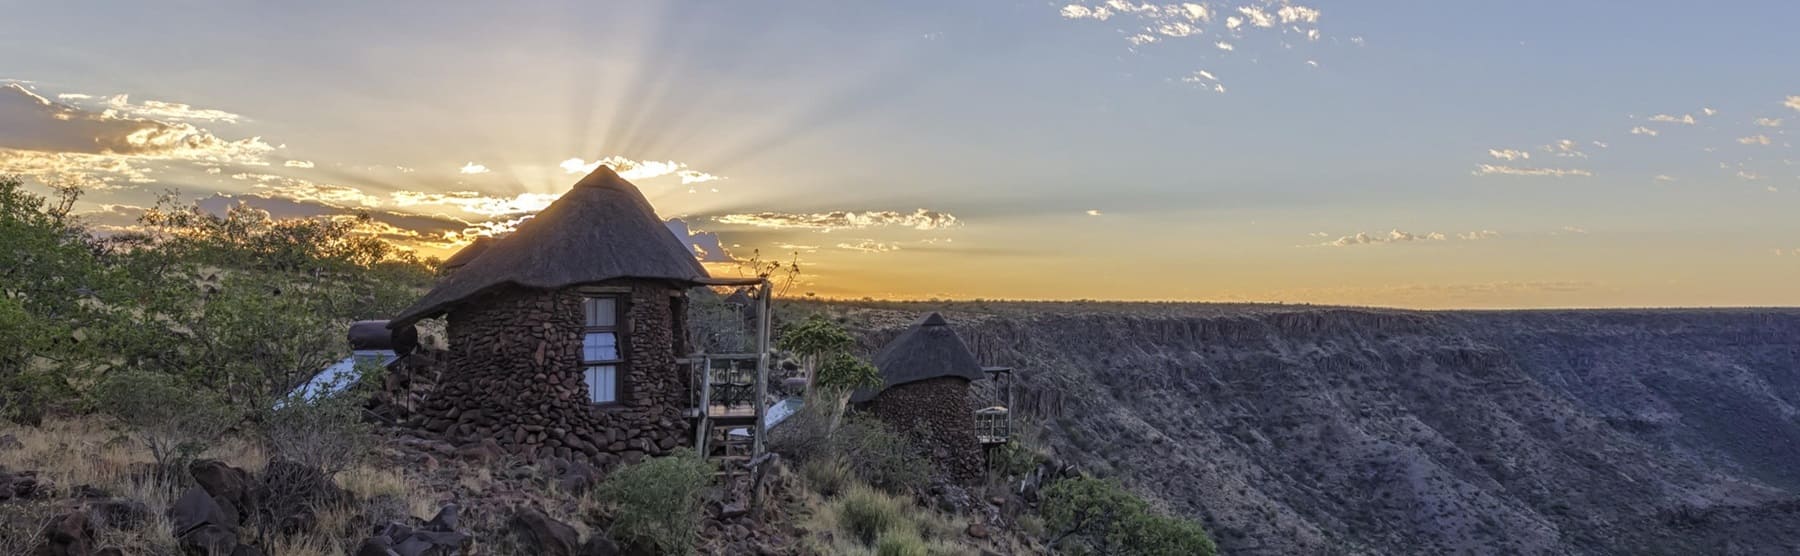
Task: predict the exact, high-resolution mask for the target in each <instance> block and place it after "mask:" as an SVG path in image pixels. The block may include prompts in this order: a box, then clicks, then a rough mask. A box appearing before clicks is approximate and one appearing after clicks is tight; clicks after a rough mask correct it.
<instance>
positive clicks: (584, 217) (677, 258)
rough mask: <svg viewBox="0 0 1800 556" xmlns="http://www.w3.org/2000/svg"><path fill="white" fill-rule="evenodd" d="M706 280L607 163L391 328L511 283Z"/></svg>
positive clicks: (554, 284)
mask: <svg viewBox="0 0 1800 556" xmlns="http://www.w3.org/2000/svg"><path fill="white" fill-rule="evenodd" d="M458 254H459V255H460V254H461V253H458ZM706 277H707V274H706V269H705V268H704V267H702V266H700V262H699V261H697V260H694V254H693V253H692V252H690V251H688V250H687V249H686V248H684V247H682V246H681V241H679V240H677V239H675V236H674V235H673V234H670V233H669V229H668V228H667V227H665V226H664V225H663V223H662V219H661V218H659V217H657V216H656V210H655V209H653V208H651V207H650V202H649V201H647V200H645V199H644V195H643V193H640V192H638V189H637V186H634V185H631V182H628V181H625V179H624V178H621V177H619V175H618V174H615V173H613V171H612V169H611V168H608V167H606V166H605V165H602V166H600V167H599V168H598V169H595V170H594V172H593V173H591V174H588V175H587V177H584V178H581V181H579V182H576V183H575V187H574V188H572V189H570V190H569V192H568V193H564V194H563V196H562V197H561V198H558V199H557V200H556V202H553V203H550V206H549V207H547V208H545V209H544V210H543V211H542V212H539V213H538V214H537V216H536V217H533V218H531V219H530V220H526V221H525V223H523V224H520V225H519V228H518V229H517V230H515V231H513V233H511V234H508V235H507V236H506V237H504V238H500V239H496V240H494V241H492V242H491V243H490V244H489V245H488V247H487V248H486V249H484V250H483V251H481V252H480V253H479V256H473V257H471V260H469V261H468V262H467V263H466V264H464V265H463V267H462V268H459V269H456V272H455V273H453V274H451V275H450V276H449V277H447V278H444V280H443V281H441V282H438V284H437V287H434V288H432V289H431V292H430V293H427V294H425V297H424V298H423V299H420V300H419V302H418V303H414V304H413V306H412V307H409V308H407V309H406V311H404V312H401V313H400V315H399V316H398V317H395V318H394V320H393V322H392V323H391V324H390V326H396V327H398V326H405V325H409V324H412V323H413V322H416V321H417V320H419V319H422V318H427V317H431V316H435V315H437V314H439V313H442V312H444V311H446V310H449V309H450V308H451V307H452V306H454V305H456V304H457V303H458V302H461V301H463V300H465V299H468V298H470V297H473V296H475V295H476V294H479V293H481V292H483V291H486V290H488V289H490V288H494V287H496V286H501V285H505V284H516V285H519V286H525V287H530V288H544V289H556V288H563V287H568V286H573V285H576V284H585V283H591V282H599V281H602V280H610V279H613V278H648V279H660V280H670V281H673V282H677V283H690V284H691V283H693V282H695V281H697V280H700V279H703V278H706Z"/></svg>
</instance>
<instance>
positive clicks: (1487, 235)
mask: <svg viewBox="0 0 1800 556" xmlns="http://www.w3.org/2000/svg"><path fill="white" fill-rule="evenodd" d="M1497 237H1500V232H1496V231H1493V230H1480V231H1474V232H1469V233H1466V234H1456V238H1457V239H1462V240H1467V241H1480V240H1484V239H1494V238H1497Z"/></svg>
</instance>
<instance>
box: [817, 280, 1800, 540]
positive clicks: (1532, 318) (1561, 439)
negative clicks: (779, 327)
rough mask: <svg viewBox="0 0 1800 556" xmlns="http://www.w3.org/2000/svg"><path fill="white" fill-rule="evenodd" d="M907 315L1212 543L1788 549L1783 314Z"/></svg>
mask: <svg viewBox="0 0 1800 556" xmlns="http://www.w3.org/2000/svg"><path fill="white" fill-rule="evenodd" d="M926 308H932V309H948V312H947V313H946V314H947V315H949V316H950V317H951V319H952V321H953V322H954V323H956V324H957V326H958V328H959V330H960V331H961V333H962V334H963V335H964V336H965V337H966V338H967V339H968V340H969V342H970V344H971V345H972V346H974V349H975V350H976V351H977V353H978V355H979V356H980V358H981V359H982V361H983V362H984V363H988V364H999V365H1013V366H1017V367H1019V368H1021V369H1026V370H1027V372H1026V373H1024V374H1023V376H1022V377H1021V379H1020V383H1019V384H1020V390H1019V391H1018V392H1017V396H1018V403H1017V404H1016V406H1015V407H1017V408H1018V411H1019V412H1020V414H1022V415H1027V416H1030V418H1034V419H1037V420H1041V422H1042V423H1043V434H1044V435H1045V437H1046V438H1045V442H1046V443H1047V444H1049V445H1051V446H1052V447H1053V448H1054V451H1055V452H1056V455H1057V457H1059V458H1061V459H1063V460H1064V461H1066V462H1069V463H1075V464H1077V465H1080V466H1082V467H1083V468H1085V469H1087V470H1089V471H1091V472H1096V473H1100V474H1106V475H1115V476H1117V477H1119V478H1121V479H1122V480H1124V481H1125V482H1126V483H1127V484H1128V485H1130V486H1131V487H1133V488H1135V489H1137V490H1139V491H1141V492H1145V493H1148V494H1152V495H1155V496H1157V497H1159V498H1160V499H1161V500H1162V501H1163V502H1165V503H1166V504H1168V505H1169V506H1170V507H1171V508H1172V509H1174V510H1176V511H1178V512H1180V513H1185V514H1189V515H1197V516H1200V517H1202V518H1203V519H1204V520H1205V522H1206V523H1207V526H1208V528H1209V529H1210V530H1212V531H1213V532H1214V534H1215V536H1216V537H1217V539H1218V541H1219V544H1220V547H1221V548H1222V549H1224V550H1225V551H1226V552H1228V553H1253V554H1255V553H1263V554H1288V553H1344V552H1369V553H1406V552H1414V551H1419V550H1425V551H1429V552H1444V551H1464V550H1473V551H1477V552H1493V551H1508V552H1524V553H1542V552H1554V553H1565V552H1573V553H1602V554H1604V553H1668V554H1689V553H1791V552H1792V551H1794V550H1800V533H1796V532H1795V531H1797V530H1800V495H1797V492H1796V490H1797V489H1800V469H1797V468H1795V467H1793V466H1792V465H1791V462H1793V461H1796V456H1800V442H1796V440H1800V417H1796V414H1797V412H1796V409H1795V403H1796V402H1797V401H1800V311H1795V310H1718V311H1700V310H1691V311H1554V312H1553V311H1533V312H1448V313H1425V312H1406V311H1392V310H1375V309H1344V308H1324V307H1319V308H1312V307H1283V306H1211V305H1157V304H1147V305H1135V306H1134V305H1130V304H979V303H959V304H951V305H948V306H939V305H933V304H903V305H881V304H875V305H870V304H861V305H855V306H854V307H850V308H849V311H850V312H851V313H852V315H853V316H852V318H854V319H861V320H862V321H863V322H864V323H865V324H866V325H867V326H869V327H871V328H874V329H877V330H878V331H877V332H874V333H872V334H871V336H872V339H875V340H878V339H879V338H882V337H885V336H886V335H887V334H888V333H889V332H887V330H888V329H889V328H891V321H893V320H895V319H897V318H899V317H898V315H900V314H907V313H908V312H916V311H922V310H925V309H926Z"/></svg>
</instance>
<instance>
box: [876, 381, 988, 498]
mask: <svg viewBox="0 0 1800 556" xmlns="http://www.w3.org/2000/svg"><path fill="white" fill-rule="evenodd" d="M969 408H970V405H969V381H967V380H964V379H961V378H956V377H940V378H934V379H930V380H922V381H919V382H913V383H908V384H902V385H899V386H895V387H892V388H888V389H887V390H883V391H882V392H881V394H880V395H877V396H876V397H875V400H874V401H873V402H871V404H870V411H872V412H874V414H875V416H876V417H877V418H879V419H881V420H882V421H883V422H885V423H887V424H888V425H889V426H892V427H894V428H895V429H898V430H900V431H902V432H905V433H906V434H907V435H908V436H909V437H911V438H912V440H913V442H915V443H916V444H917V445H918V446H919V450H920V451H921V452H923V453H924V455H925V456H926V457H929V458H931V461H932V463H933V464H934V465H936V466H937V468H938V471H939V472H940V473H943V474H945V475H947V476H950V477H952V478H954V479H956V480H958V481H962V482H974V481H978V480H980V479H981V476H982V454H981V444H980V442H978V441H977V440H976V439H975V414H974V412H973V411H971V410H970V409H969Z"/></svg>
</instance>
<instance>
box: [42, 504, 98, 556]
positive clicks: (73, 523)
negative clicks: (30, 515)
mask: <svg viewBox="0 0 1800 556" xmlns="http://www.w3.org/2000/svg"><path fill="white" fill-rule="evenodd" d="M95 528H96V527H95V526H94V521H93V519H92V518H91V517H90V516H89V515H88V513H87V512H69V513H66V514H63V515H60V516H57V517H56V518H54V519H51V520H50V522H49V523H45V524H44V529H43V531H42V532H41V533H39V536H40V537H43V540H41V541H38V545H37V547H36V548H34V549H33V550H32V554H33V556H89V555H91V554H93V553H94V543H95V540H94V530H95Z"/></svg>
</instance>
